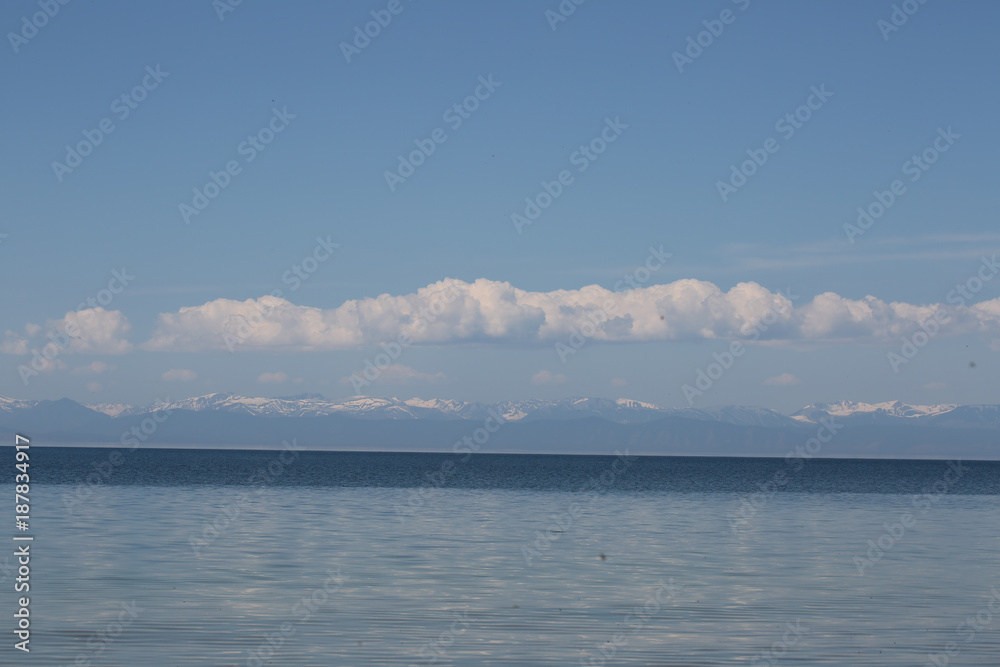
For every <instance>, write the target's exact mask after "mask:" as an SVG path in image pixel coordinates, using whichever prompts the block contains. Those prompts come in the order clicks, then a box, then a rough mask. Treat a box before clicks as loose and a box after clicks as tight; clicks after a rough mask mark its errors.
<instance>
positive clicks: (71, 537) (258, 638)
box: [0, 447, 1000, 667]
mask: <svg viewBox="0 0 1000 667" xmlns="http://www.w3.org/2000/svg"><path fill="white" fill-rule="evenodd" d="M8 449H9V448H8ZM112 451H113V450H109V449H92V448H87V449H82V448H81V449H77V448H46V449H42V448H39V447H33V448H32V453H33V458H32V475H33V484H32V493H31V497H32V503H33V508H32V534H34V536H35V541H34V543H33V545H32V550H33V558H32V562H31V564H32V572H31V577H32V580H31V597H32V603H31V605H32V607H31V608H32V621H33V625H32V627H33V630H34V632H33V634H32V642H31V645H32V652H31V654H30V658H28V659H22V658H21V656H20V655H14V654H15V653H16V652H14V651H12V650H10V649H9V648H5V649H3V650H0V663H2V664H18V665H21V664H23V665H28V664H31V665H71V664H78V665H128V666H130V667H133V666H137V665H262V664H265V665H348V666H353V665H359V666H361V665H535V664H547V665H579V664H587V665H589V664H609V665H671V666H681V665H691V666H693V665H730V664H753V665H766V664H786V665H803V664H809V665H924V664H927V663H928V660H929V658H928V654H929V653H931V654H943V653H944V652H945V651H946V648H947V647H948V646H949V645H950V644H951V646H950V648H951V650H952V652H953V655H952V656H951V657H950V658H948V664H950V665H989V666H990V667H997V665H1000V593H998V594H997V597H994V594H993V593H991V590H992V589H994V588H995V589H996V590H997V591H1000V464H998V463H996V462H966V463H964V464H963V466H964V468H960V469H959V470H958V471H956V470H955V469H954V468H951V472H950V473H949V465H948V464H947V463H946V462H944V461H896V462H887V461H858V460H851V461H846V460H841V461H837V460H812V461H808V462H804V464H802V465H790V464H788V463H786V462H785V461H784V460H782V459H735V458H715V459H709V458H672V457H664V458H631V459H616V458H615V457H593V456H587V457H554V456H504V455H487V454H483V455H477V456H474V457H472V458H470V459H468V460H462V458H461V457H459V456H454V455H446V454H372V453H304V454H298V455H296V456H294V457H293V456H291V455H290V454H286V455H285V463H280V459H279V454H278V453H277V452H260V451H258V452H238V451H236V452H234V451H228V452H222V451H193V450H160V451H155V450H154V451H141V450H140V451H135V452H127V451H126V452H124V454H123V458H122V459H121V460H118V459H115V460H116V463H115V465H105V464H106V463H107V462H108V461H109V455H110V453H111V452H112ZM6 452H7V450H5V453H6ZM11 458H12V455H11ZM616 461H617V463H616ZM446 462H450V463H451V465H452V466H454V467H451V466H449V465H448V463H446ZM626 463H627V465H626ZM268 466H271V468H270V472H267V469H268ZM260 470H264V474H263V475H259V474H258V473H255V471H260ZM780 473H783V474H784V477H782V476H781V474H780ZM91 474H97V475H98V477H95V478H92V479H91V481H92V482H93V483H94V484H95V485H94V486H87V485H86V484H85V481H86V478H87V476H88V475H91ZM255 474H258V477H257V478H255V479H252V480H251V478H252V477H253V476H254V475H255ZM602 475H603V477H602ZM776 475H777V476H776ZM779 480H783V481H781V483H780V484H779V483H778V481H779ZM98 482H99V483H98ZM768 482H772V484H770V485H768ZM588 484H591V485H592V486H591V487H590V488H585V487H587V485H588ZM760 485H764V486H763V490H761V486H760ZM935 485H936V486H935ZM12 491H13V490H12V489H11V493H10V494H8V495H12ZM755 493H756V495H753V494H755ZM741 508H742V514H741V513H740V512H741ZM904 515H909V518H906V519H904ZM904 523H905V524H906V525H903V524H904ZM869 540H871V544H869ZM872 545H874V547H875V548H874V549H872ZM4 556H7V554H6V553H5V554H4ZM10 562H11V561H10V560H8V561H7V562H6V563H5V562H4V561H2V557H0V565H3V566H4V569H3V570H0V578H4V579H5V580H6V581H5V582H4V584H3V586H4V588H5V589H6V590H8V591H9V588H8V587H9V586H10V585H11V579H12V577H13V576H16V575H13V574H12V572H11V570H10V569H9V563H10ZM3 599H4V604H5V605H6V607H7V608H8V609H9V610H10V611H11V613H12V611H13V609H14V605H13V599H12V594H7V595H5V596H4V598H3ZM991 600H996V602H994V603H993V604H992V607H993V610H995V611H991V610H990V603H991ZM123 605H125V606H124V607H123ZM977 615H978V617H977ZM967 617H971V619H970V620H971V624H969V623H968V622H967V621H966V619H967ZM8 618H10V617H9V616H8ZM960 624H964V625H960ZM269 638H270V644H269V643H268V641H269ZM11 643H12V640H11ZM12 656H13V657H12ZM74 661H76V662H74Z"/></svg>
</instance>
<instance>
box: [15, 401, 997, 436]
mask: <svg viewBox="0 0 1000 667" xmlns="http://www.w3.org/2000/svg"><path fill="white" fill-rule="evenodd" d="M41 403H51V402H47V401H29V400H21V399H12V398H5V397H2V396H0V413H12V412H17V411H20V410H28V409H31V408H33V407H35V406H36V405H39V404H41ZM83 407H86V408H88V409H90V410H93V411H94V412H98V413H101V414H104V415H108V416H109V417H113V418H123V417H129V416H134V415H140V414H148V413H150V412H153V411H155V410H158V409H168V410H186V411H190V412H221V413H232V414H237V415H251V416H258V417H306V418H308V417H325V416H330V415H342V416H347V417H354V418H357V419H367V420H418V419H431V420H479V421H481V420H485V419H486V418H487V417H488V416H489V415H490V414H499V415H500V416H502V417H503V418H504V420H506V421H537V420H545V419H547V420H566V419H574V418H580V417H599V418H602V419H606V420H608V421H611V422H615V423H620V424H640V423H646V422H652V421H656V420H659V419H665V418H668V417H672V418H682V419H695V420H701V421H712V422H720V423H724V424H735V425H741V426H770V427H786V426H796V425H799V426H801V425H808V424H819V423H820V420H821V419H834V420H835V421H837V422H840V423H843V424H867V425H872V424H896V425H902V424H910V425H916V424H929V425H934V426H975V427H985V428H998V427H1000V406H997V405H964V406H963V405H953V404H941V405H909V404H906V403H902V402H900V401H886V402H882V403H862V402H855V401H840V402H837V403H818V404H813V405H807V406H805V407H803V408H802V409H800V410H797V411H796V412H794V413H792V414H791V415H784V414H782V413H780V412H776V411H774V410H770V409H767V408H759V407H748V406H725V407H718V408H664V407H661V406H658V405H654V404H652V403H646V402H643V401H637V400H633V399H628V398H616V399H607V398H563V399H527V400H521V401H501V402H499V403H480V402H472V401H461V400H456V399H440V398H432V399H420V398H409V399H405V400H404V399H398V398H382V397H374V396H354V397H350V398H345V399H328V398H325V397H323V396H322V395H320V394H300V395H297V396H287V397H280V398H261V397H256V398H255V397H248V396H238V395H236V394H229V393H215V394H207V395H205V396H196V397H193V398H186V399H183V400H177V401H168V402H166V403H156V404H151V405H135V406H134V405H127V404H123V403H97V404H92V405H86V406H83Z"/></svg>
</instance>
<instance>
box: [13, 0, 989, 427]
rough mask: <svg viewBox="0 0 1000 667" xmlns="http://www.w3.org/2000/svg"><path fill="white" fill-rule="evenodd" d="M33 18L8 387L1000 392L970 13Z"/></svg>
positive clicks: (875, 8) (22, 31)
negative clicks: (862, 213)
mask: <svg viewBox="0 0 1000 667" xmlns="http://www.w3.org/2000/svg"><path fill="white" fill-rule="evenodd" d="M50 2H51V6H49V5H47V4H46V2H45V0H43V1H42V2H41V3H39V2H38V1H37V0H35V1H31V2H29V1H26V0H16V1H10V2H5V3H3V4H2V7H0V26H2V28H3V32H4V33H5V35H6V36H5V40H4V41H5V44H4V45H3V47H0V51H2V54H0V68H2V69H0V71H2V75H3V81H4V88H5V93H6V95H5V102H4V104H3V105H2V111H0V113H2V114H3V121H4V122H3V127H4V128H5V131H4V132H3V133H2V138H0V142H2V143H0V150H2V155H3V156H4V159H3V161H2V163H0V170H2V171H0V188H2V192H3V203H4V215H3V216H2V218H0V233H2V234H4V235H5V236H3V237H2V238H0V314H2V315H0V317H2V322H0V332H3V336H4V337H3V339H2V341H0V345H2V347H0V352H2V354H0V394H2V395H6V396H11V397H17V398H30V399H40V398H61V397H64V396H65V397H69V398H73V399H75V400H78V401H81V402H86V403H99V402H129V403H146V402H151V401H153V400H154V399H157V398H164V397H169V398H171V399H178V398H184V397H187V396H194V395H199V394H205V393H209V392H215V391H228V392H234V393H239V394H245V395H252V396H253V395H260V396H285V395H291V394H298V393H303V392H319V393H323V394H325V395H326V396H328V397H338V396H348V395H353V394H358V393H363V394H369V395H381V396H398V397H400V398H408V397H412V396H420V397H425V398H429V397H447V398H460V399H466V400H484V401H494V400H503V399H518V398H527V397H543V398H548V397H561V396H572V395H580V396H607V397H617V396H623V397H629V398H635V399H640V400H645V401H650V402H654V403H658V404H661V405H664V406H684V405H689V404H691V405H695V406H696V407H707V406H711V405H718V404H748V405H761V406H765V407H772V408H776V409H779V410H785V411H790V410H793V409H796V408H798V407H800V406H802V405H804V404H806V403H812V402H823V401H835V400H842V399H850V400H862V401H883V400H893V399H900V400H904V401H906V402H910V403H1000V385H998V383H997V382H996V377H997V359H998V352H1000V300H998V298H1000V280H992V278H994V277H995V274H996V273H997V271H1000V269H998V268H997V267H996V265H995V264H993V263H992V258H993V257H995V253H997V252H998V250H1000V230H998V229H997V213H998V210H997V209H998V205H997V198H996V194H995V193H996V185H995V179H996V176H997V166H996V165H997V156H998V148H1000V130H998V126H997V123H996V118H997V117H1000V113H998V112H1000V109H998V99H1000V98H998V93H997V79H996V67H997V63H998V61H1000V59H998V46H997V40H996V36H995V34H994V33H995V27H996V25H997V22H998V19H1000V6H998V5H997V4H996V3H992V2H952V3H945V2H935V1H931V2H927V3H925V4H920V3H918V2H916V0H913V1H912V2H911V3H902V4H903V5H905V7H901V8H900V9H899V10H898V11H897V12H896V14H895V16H894V4H893V3H892V2H871V1H863V2H862V1H848V2H837V3H798V2H780V3H773V2H772V3H764V2H758V1H757V0H749V1H747V0H739V1H738V2H731V1H730V0H718V1H716V2H708V3H693V2H691V3H674V2H670V3H667V2H653V1H649V2H630V3H612V2H600V1H598V0H587V1H586V2H583V3H582V4H580V5H576V4H574V3H573V2H571V1H570V0H565V1H564V2H563V3H562V4H561V5H560V3H558V2H556V1H555V0H550V1H543V2H527V1H521V0H513V1H510V2H493V3H487V2H447V3H431V2H422V1H421V0H400V1H399V2H398V3H397V2H388V0H386V1H381V0H380V1H377V2H352V3H327V2H296V3H278V2H263V1H260V0H253V1H249V0H248V1H246V2H242V3H241V4H239V5H238V6H235V7H230V6H229V4H228V2H227V0H219V2H216V3H215V4H213V3H212V2H210V1H209V0H202V1H198V2H194V1H186V2H176V3H157V2H102V3H97V4H91V3H84V2H69V3H68V4H66V5H62V4H59V3H58V2H57V1H56V0H50ZM896 6H900V5H899V3H896ZM46 7H48V11H49V13H54V15H53V16H51V17H50V16H47V15H45V13H44V12H45V8H46ZM560 7H562V11H563V12H564V13H566V14H569V15H568V16H563V15H561V14H559V13H558V12H559V11H560ZM229 9H231V11H227V10H229ZM570 9H572V13H570V11H569V10H570ZM904 9H905V10H908V11H909V12H911V13H909V14H907V13H906V12H905V11H904ZM40 12H41V13H40ZM393 12H395V13H393ZM562 19H565V20H562ZM379 20H381V21H382V23H384V24H385V25H378V24H377V23H373V21H379ZM904 20H905V21H904ZM893 21H895V23H893ZM880 22H881V23H880ZM366 24H368V25H367V26H366ZM897 24H898V25H897ZM39 26H40V27H39ZM366 28H367V30H368V31H369V33H371V34H374V37H368V36H365V35H364V32H365V30H366ZM359 35H360V36H359ZM689 38H690V40H689ZM699 42H700V45H699ZM456 105H457V108H456ZM789 114H790V115H789ZM108 130H110V131H108ZM432 149H433V150H432ZM414 151H417V153H416V154H413V152H414ZM421 151H422V152H421ZM411 154H413V158H412V159H411V157H410V156H411ZM401 156H402V157H401ZM914 157H916V160H914ZM401 160H402V163H401ZM748 160H749V161H750V162H747V161H748ZM753 160H756V162H753ZM414 163H416V165H415V166H414ZM734 166H735V167H734ZM227 169H229V171H228V172H227ZM734 169H735V171H736V172H737V173H736V174H735V175H734V173H733V172H734ZM741 170H742V172H743V173H740V171H741ZM387 173H388V174H389V175H388V176H387ZM212 174H214V179H215V182H214V183H213V176H212ZM746 174H749V175H746ZM560 178H562V181H560ZM896 181H898V182H896ZM894 182H896V183H895V184H894ZM216 184H218V185H216ZM220 186H224V187H220ZM196 191H197V192H196ZM876 192H877V193H878V194H876ZM553 195H555V196H553ZM202 197H204V198H202ZM526 199H527V200H528V201H527V202H526ZM880 199H881V203H880V202H879V200H880ZM535 205H538V206H539V208H538V209H537V210H536V209H534V208H533V206H535ZM543 207H544V208H543ZM859 207H862V209H867V210H870V211H871V212H872V213H873V214H879V215H873V217H872V218H871V219H870V222H868V221H866V220H865V219H862V223H863V226H857V225H858V217H859V213H858V209H859ZM845 225H855V226H854V227H848V228H846V229H845ZM317 239H320V241H318V240H317ZM651 249H652V250H651ZM667 255H669V257H667ZM984 257H985V259H986V261H985V262H984V260H983V258H984ZM306 258H309V259H306ZM296 267H298V268H296ZM650 269H652V270H650ZM114 272H118V273H117V275H116V274H115V273H114ZM625 276H629V279H628V280H627V281H626V280H624V277H625ZM977 276H978V277H977ZM957 285H962V286H963V289H964V290H965V292H966V295H965V296H963V295H962V294H961V293H959V292H953V291H952V290H955V289H956V286H957ZM279 290H280V291H279ZM88 299H90V302H89V305H88ZM81 306H82V307H81ZM94 306H96V308H99V309H95V308H94ZM421 309H423V315H421V314H420V313H421ZM591 322H593V324H591ZM47 334H51V339H54V340H55V341H56V342H54V343H52V344H50V345H49V346H48V347H47V348H46V347H45V345H46V343H47V342H49V340H50V338H49V337H47ZM401 336H402V338H401ZM734 343H736V345H735V347H734ZM381 344H387V348H388V351H387V352H385V353H384V354H385V356H383V357H378V355H379V354H380V353H382V352H383V348H382V347H380V345H381ZM906 344H909V345H912V347H910V348H907V347H906ZM396 346H398V348H397V347H396ZM229 348H231V349H229ZM33 350H37V351H39V354H37V355H34V357H33V352H32V351H33ZM567 350H568V351H567ZM729 350H734V351H736V352H738V354H736V355H735V356H734V357H733V358H732V363H729V358H728V357H727V356H726V352H727V351H729ZM397 352H398V353H397ZM46 353H47V354H46ZM891 354H895V355H898V356H896V357H892V356H890V355H891ZM714 355H719V360H718V361H717V360H716V357H715V356H714ZM46 356H47V357H49V358H47V359H46V358H45V357H46ZM33 359H34V365H32V363H33ZM366 362H371V364H372V365H371V366H368V379H366V380H365V383H358V382H355V383H352V382H351V381H350V377H351V376H352V374H354V375H355V377H356V378H360V379H364V375H363V371H364V369H365V368H366ZM390 363H391V365H388V367H387V364H390ZM712 364H718V365H717V366H716V367H712ZM376 365H377V366H380V368H376ZM723 366H727V368H723ZM26 369H30V371H29V370H26ZM699 371H701V372H703V373H705V379H704V380H702V381H701V384H700V387H701V388H700V389H699V388H698V387H699V385H698V384H696V381H697V379H698V377H699ZM708 375H714V376H716V377H715V378H708ZM369 380H370V384H366V383H367V382H368V381H369ZM685 385H689V387H691V388H695V389H697V391H698V392H700V393H695V392H692V391H690V389H689V390H688V391H687V392H685V389H684V386H685Z"/></svg>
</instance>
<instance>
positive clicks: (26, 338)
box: [0, 308, 132, 357]
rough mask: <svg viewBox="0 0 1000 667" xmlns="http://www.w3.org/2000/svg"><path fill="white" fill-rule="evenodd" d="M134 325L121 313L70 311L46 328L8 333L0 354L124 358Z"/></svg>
mask: <svg viewBox="0 0 1000 667" xmlns="http://www.w3.org/2000/svg"><path fill="white" fill-rule="evenodd" d="M131 330H132V325H131V324H129V321H128V319H126V317H125V316H124V315H122V313H121V311H119V310H104V309H103V308H84V309H81V310H75V311H70V312H68V313H66V315H65V316H64V317H62V318H60V319H58V320H49V321H47V322H46V323H45V326H41V325H38V324H33V323H31V322H29V323H28V324H26V325H25V326H24V331H23V332H22V333H18V332H14V331H10V330H8V331H6V332H5V340H4V342H3V343H2V344H0V352H4V353H6V354H31V353H32V352H33V351H35V350H39V351H40V352H41V353H42V354H44V355H45V356H48V357H53V356H55V355H57V354H65V353H67V352H70V353H73V352H75V353H81V354H124V353H126V352H130V351H131V350H132V344H131V343H130V342H128V340H126V336H128V333H129V332H130V331H131Z"/></svg>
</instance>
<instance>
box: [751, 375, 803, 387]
mask: <svg viewBox="0 0 1000 667" xmlns="http://www.w3.org/2000/svg"><path fill="white" fill-rule="evenodd" d="M761 384H762V385H764V386H766V387H790V386H792V385H796V384H802V380H800V379H798V378H797V377H795V376H794V375H792V374H791V373H782V374H781V375H775V376H774V377H771V378H767V379H766V380H764V381H763V382H761Z"/></svg>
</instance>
